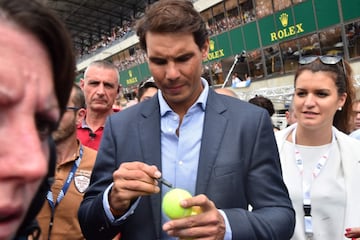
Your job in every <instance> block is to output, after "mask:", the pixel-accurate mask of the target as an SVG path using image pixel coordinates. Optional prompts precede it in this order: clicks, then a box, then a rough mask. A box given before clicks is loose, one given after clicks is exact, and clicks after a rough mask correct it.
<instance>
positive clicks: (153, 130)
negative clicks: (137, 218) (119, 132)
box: [139, 97, 161, 239]
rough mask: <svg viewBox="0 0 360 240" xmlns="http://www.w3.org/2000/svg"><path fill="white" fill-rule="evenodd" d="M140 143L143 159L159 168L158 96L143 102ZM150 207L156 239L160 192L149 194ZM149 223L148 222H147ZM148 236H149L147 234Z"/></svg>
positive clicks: (158, 226) (159, 221)
mask: <svg viewBox="0 0 360 240" xmlns="http://www.w3.org/2000/svg"><path fill="white" fill-rule="evenodd" d="M139 132H140V144H141V148H140V149H142V150H143V152H142V156H143V157H144V159H143V161H144V162H145V163H147V164H149V165H155V166H157V167H158V168H159V169H160V170H161V149H160V146H161V144H160V111H159V104H158V98H157V97H153V98H152V99H149V100H147V101H146V102H144V104H143V106H142V109H141V119H140V120H139ZM149 198H150V204H151V209H152V216H153V221H152V222H153V224H154V227H155V229H156V234H157V236H156V237H157V239H160V237H161V193H159V194H153V195H151V196H149ZM149 224H150V223H149ZM149 237H150V236H149Z"/></svg>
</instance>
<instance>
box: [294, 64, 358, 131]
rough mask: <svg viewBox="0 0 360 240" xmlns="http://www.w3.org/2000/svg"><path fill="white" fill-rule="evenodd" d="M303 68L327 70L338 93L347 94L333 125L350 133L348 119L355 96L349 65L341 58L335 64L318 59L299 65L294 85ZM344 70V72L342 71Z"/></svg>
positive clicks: (316, 70) (315, 70) (317, 70)
mask: <svg viewBox="0 0 360 240" xmlns="http://www.w3.org/2000/svg"><path fill="white" fill-rule="evenodd" d="M305 70H308V71H311V72H320V71H321V72H327V73H329V76H330V77H331V78H332V79H333V80H334V82H335V85H336V87H337V92H338V95H339V96H340V95H342V94H344V93H346V94H347V97H346V101H345V104H344V106H343V107H342V110H341V111H336V113H335V116H334V121H333V125H334V126H335V127H336V128H337V129H339V130H340V131H342V132H344V133H350V131H351V129H350V128H351V126H350V119H351V115H352V103H353V100H354V98H355V87H354V79H353V71H352V69H351V67H350V65H349V64H348V63H347V61H345V60H344V59H342V60H341V61H339V62H338V63H336V64H325V63H323V62H321V61H320V59H317V60H315V61H314V62H311V63H309V64H305V65H300V67H299V69H298V70H297V72H296V74H295V81H294V86H295V87H296V80H297V78H298V76H299V75H300V74H301V73H302V72H303V71H305ZM344 71H345V72H344Z"/></svg>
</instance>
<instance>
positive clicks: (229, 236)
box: [218, 209, 232, 240]
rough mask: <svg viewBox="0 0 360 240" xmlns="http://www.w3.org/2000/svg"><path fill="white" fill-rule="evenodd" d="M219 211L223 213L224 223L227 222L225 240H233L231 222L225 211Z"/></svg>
mask: <svg viewBox="0 0 360 240" xmlns="http://www.w3.org/2000/svg"><path fill="white" fill-rule="evenodd" d="M218 210H219V212H220V213H221V215H222V216H223V218H224V221H225V227H226V228H225V236H224V240H231V239H232V231H231V227H230V223H229V220H228V218H227V216H226V214H225V213H224V211H223V210H220V209H218Z"/></svg>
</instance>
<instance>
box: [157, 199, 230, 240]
mask: <svg viewBox="0 0 360 240" xmlns="http://www.w3.org/2000/svg"><path fill="white" fill-rule="evenodd" d="M180 205H181V206H182V207H184V208H188V207H193V206H198V207H200V208H201V212H200V213H198V214H197V215H194V216H189V217H185V218H181V219H176V220H171V221H169V222H167V223H165V224H164V225H163V230H164V231H165V232H167V234H168V235H170V236H174V237H178V238H180V239H214V240H220V239H224V235H225V221H224V219H223V217H222V215H221V213H220V212H219V211H218V209H217V208H216V206H215V204H214V203H213V202H212V201H210V200H209V199H208V198H207V197H206V196H205V195H203V194H201V195H197V196H195V197H192V198H189V199H186V200H184V201H182V202H181V203H180Z"/></svg>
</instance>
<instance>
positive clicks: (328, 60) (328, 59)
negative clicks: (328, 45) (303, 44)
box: [299, 55, 346, 76]
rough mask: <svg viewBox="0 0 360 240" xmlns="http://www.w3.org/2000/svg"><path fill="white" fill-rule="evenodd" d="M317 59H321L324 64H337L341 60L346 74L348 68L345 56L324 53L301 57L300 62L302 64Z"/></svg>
mask: <svg viewBox="0 0 360 240" xmlns="http://www.w3.org/2000/svg"><path fill="white" fill-rule="evenodd" d="M317 59H319V60H320V62H322V63H323V64H327V65H336V64H337V63H339V62H340V61H341V63H342V68H343V71H344V74H345V76H346V69H345V65H344V61H343V58H342V57H340V56H331V55H323V56H306V57H300V59H299V64H300V65H306V64H310V63H312V62H314V61H316V60H317Z"/></svg>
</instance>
